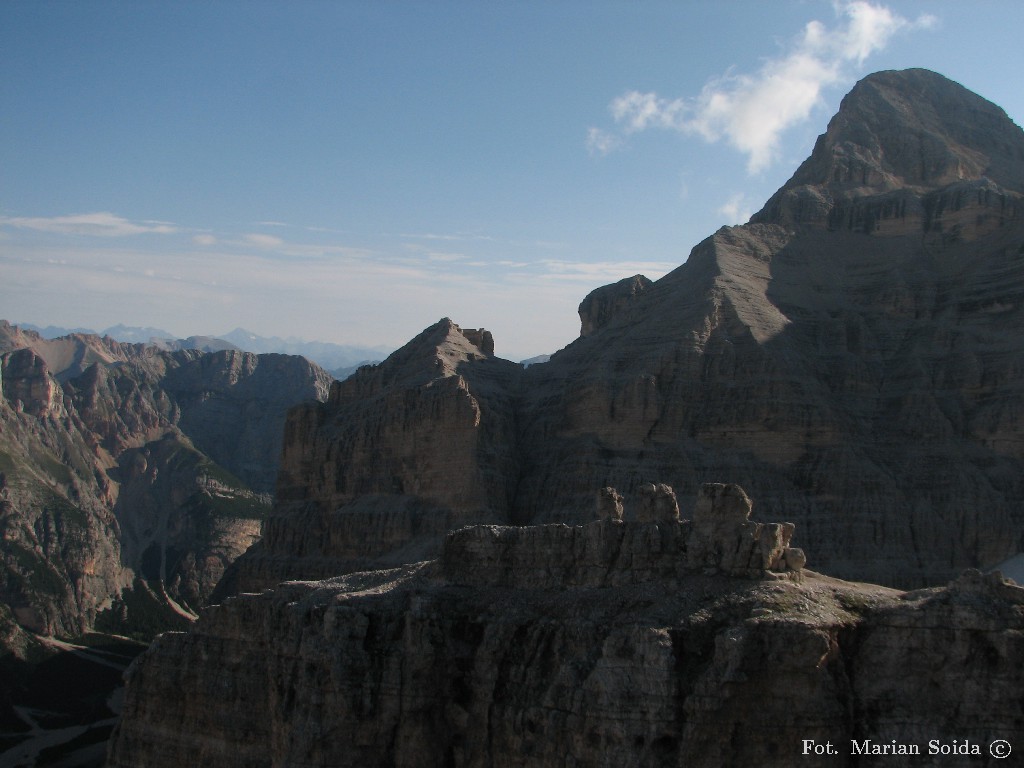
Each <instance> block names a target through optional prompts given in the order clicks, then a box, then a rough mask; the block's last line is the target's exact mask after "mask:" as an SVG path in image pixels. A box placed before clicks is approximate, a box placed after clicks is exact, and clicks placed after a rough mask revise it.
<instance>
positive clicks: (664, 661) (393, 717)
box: [108, 487, 1024, 768]
mask: <svg viewBox="0 0 1024 768" xmlns="http://www.w3.org/2000/svg"><path fill="white" fill-rule="evenodd" d="M727 490H728V487H719V488H718V489H716V488H707V489H705V490H704V491H703V492H702V493H703V495H702V504H703V506H702V509H703V510H704V511H703V521H701V520H697V521H694V522H693V523H692V524H691V523H689V522H680V521H678V520H662V521H661V522H632V523H630V522H627V523H622V522H617V521H614V520H605V521H599V522H594V523H590V524H588V525H585V526H580V527H575V528H573V527H567V526H563V525H550V526H541V527H527V528H518V527H515V528H509V527H489V526H484V527H471V528H465V529H462V530H460V531H457V532H454V533H452V534H450V535H449V536H448V537H447V540H446V543H445V546H444V550H443V552H442V555H441V558H440V559H439V560H438V561H435V562H427V563H420V564H417V565H411V566H404V567H402V568H399V569H393V570H384V571H376V572H369V573H357V574H351V575H348V576H343V577H338V578H335V579H329V580H327V581H323V582H316V583H311V582H293V583H289V584H283V585H280V586H279V587H277V588H276V589H274V590H270V591H267V592H264V593H262V594H260V595H243V596H239V597H235V598H231V599H229V600H227V601H226V602H225V603H223V604H222V605H217V606H213V607H211V608H208V609H207V610H206V611H204V613H203V615H202V617H201V618H200V620H199V622H198V623H197V624H196V626H195V627H194V629H193V631H192V632H190V633H188V634H174V633H172V634H165V635H163V636H161V637H160V638H159V639H158V640H157V642H156V643H155V644H154V645H153V646H152V647H151V649H150V650H149V651H148V652H147V653H146V654H145V656H143V657H142V658H141V659H140V661H139V662H138V663H137V664H136V665H135V666H134V667H133V669H132V671H131V673H130V678H129V688H128V694H127V699H126V704H125V714H124V719H123V721H122V723H121V725H120V726H119V728H118V730H117V732H116V733H115V736H114V739H113V740H112V743H111V749H110V753H109V762H108V765H110V766H111V767H112V768H119V767H121V766H124V767H125V768H128V766H133V767H134V766H140V765H146V766H151V767H152V768H158V767H159V766H168V767H170V766H178V765H182V764H189V765H212V764H216V765H221V766H225V768H231V767H232V766H243V765H244V766H253V767H255V766H278V765H303V766H394V765H404V766H444V765H462V766H481V767H482V766H534V767H536V766H564V765H566V764H572V765H590V766H621V765H637V766H662V765H687V766H721V765H762V766H768V767H771V766H778V767H779V768H781V767H782V766H792V765H794V764H797V763H799V764H805V763H806V764H807V765H812V766H819V765H820V766H825V765H833V766H834V765H840V766H853V765H859V764H861V763H860V762H858V760H859V758H857V757H856V756H854V755H851V754H850V751H851V747H850V744H851V742H852V741H858V742H863V741H864V740H874V741H877V742H884V743H886V744H888V743H889V742H890V740H892V739H895V740H897V741H898V742H900V743H907V744H910V743H913V744H919V745H920V746H921V748H922V749H923V750H924V751H923V755H925V758H924V759H923V760H921V761H919V762H917V763H915V764H920V765H944V764H947V763H944V762H943V760H948V757H938V758H929V757H927V749H928V746H927V745H928V741H929V740H931V739H935V740H939V741H940V742H942V743H946V744H952V743H953V740H954V739H957V740H958V741H959V742H960V743H963V742H964V741H965V740H969V742H970V743H971V744H973V745H976V746H977V747H978V748H984V749H986V750H987V748H988V744H989V743H990V742H991V741H992V740H994V739H997V738H1003V739H1008V740H1010V741H1011V743H1012V742H1013V740H1014V739H1018V740H1019V738H1020V736H1021V734H1024V709H1022V707H1021V703H1020V697H1019V690H1020V686H1021V684H1022V683H1024V677H1022V674H1024V673H1022V670H1024V665H1022V661H1024V641H1022V638H1024V589H1021V588H1019V587H1016V586H1013V585H1011V584H1008V583H1005V582H1003V581H1002V580H1001V579H1000V578H998V577H982V576H981V575H980V574H975V575H967V576H965V577H964V578H963V579H961V580H960V581H958V582H956V583H954V584H951V585H950V586H949V587H946V588H935V589H931V590H925V591H922V592H917V593H906V594H904V593H899V592H896V591H894V590H890V589H886V588H882V587H873V586H870V585H864V584H851V583H848V582H841V581H837V580H834V579H830V578H826V577H822V576H819V575H817V574H813V573H809V572H806V571H800V572H794V571H792V570H787V569H783V570H782V571H781V572H780V573H779V576H778V577H776V578H771V579H769V578H767V576H769V575H770V574H772V573H773V572H772V571H770V570H768V569H766V568H765V567H763V563H764V561H763V560H760V559H757V560H756V562H757V564H758V567H756V568H753V569H752V570H749V571H748V570H746V569H747V568H748V567H749V566H750V564H751V562H753V561H752V559H751V558H752V556H753V555H754V554H755V553H756V554H757V555H758V557H760V556H761V555H764V554H765V553H766V552H771V551H773V548H772V546H768V547H764V546H763V544H762V542H763V541H764V540H765V538H764V536H763V535H762V533H763V530H764V529H763V528H760V529H756V530H757V532H756V533H755V529H753V528H750V527H749V525H753V524H751V523H750V521H747V520H746V517H745V515H743V514H742V513H741V514H738V515H737V514H736V510H740V511H741V512H742V506H737V505H736V504H733V503H732V502H730V499H735V498H738V494H736V493H734V492H733V491H731V490H729V491H728V493H723V492H724V491H727ZM743 498H745V496H743ZM759 525H762V526H764V525H767V524H759ZM701 527H703V532H699V531H698V528H701ZM740 542H746V544H745V545H744V546H739V547H738V546H737V544H738V543H740ZM745 547H746V548H745ZM741 550H742V551H744V552H745V553H746V554H745V555H744V557H743V558H741V559H743V560H744V563H745V565H744V568H743V569H742V572H743V573H745V574H746V575H747V578H739V577H737V576H734V575H728V573H726V572H723V568H725V570H726V571H732V568H731V567H726V565H727V564H728V563H732V564H733V565H736V563H737V560H736V556H737V553H738V552H740V551H741ZM697 553H700V556H699V557H697V558H696V559H694V558H695V556H696V555H697ZM710 569H717V570H718V571H719V572H718V573H717V574H712V573H711V570H710ZM735 572H739V571H735ZM753 573H756V574H758V576H757V577H756V578H753V579H751V578H749V576H750V575H751V574H753ZM798 573H799V574H800V575H799V577H798V575H797V574H798ZM787 574H788V576H787ZM982 647H983V648H984V652H982V653H979V648H982ZM922 686H925V687H926V689H927V695H921V691H922V688H921V687H922ZM807 740H812V741H813V742H815V743H817V744H820V745H822V746H824V745H825V744H826V743H831V744H833V745H838V746H839V747H840V749H841V750H842V751H841V752H840V753H839V755H838V756H835V757H833V756H828V757H825V756H822V755H815V754H813V752H812V753H811V754H810V755H807V754H806V753H805V752H804V749H805V743H806V741H807ZM986 756H987V752H986Z"/></svg>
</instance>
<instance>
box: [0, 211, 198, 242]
mask: <svg viewBox="0 0 1024 768" xmlns="http://www.w3.org/2000/svg"><path fill="white" fill-rule="evenodd" d="M0 224H3V225H7V226H10V227H17V228H19V229H32V230H35V231H37V232H50V233H54V234H60V235H90V236H96V237H125V236H127V235H141V234H159V235H168V234H173V233H175V232H177V231H178V228H177V227H176V226H174V225H173V224H169V223H168V222H165V221H130V220H128V219H125V218H122V217H121V216H116V215H115V214H113V213H107V212H97V213H79V214H74V215H71V216H53V217H50V218H42V217H37V218H25V217H22V218H9V217H0Z"/></svg>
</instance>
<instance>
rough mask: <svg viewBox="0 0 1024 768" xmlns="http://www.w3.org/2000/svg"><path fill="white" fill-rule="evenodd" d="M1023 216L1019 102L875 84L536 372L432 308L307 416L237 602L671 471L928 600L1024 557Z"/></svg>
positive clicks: (685, 484)
mask: <svg viewBox="0 0 1024 768" xmlns="http://www.w3.org/2000/svg"><path fill="white" fill-rule="evenodd" d="M1022 205H1024V133H1022V132H1021V130H1020V128H1018V127H1017V126H1016V125H1014V124H1013V123H1012V122H1011V121H1010V120H1009V119H1008V118H1007V117H1006V115H1005V113H1003V111H1002V110H1000V109H999V108H998V107H996V106H995V105H992V104H990V103H989V102H986V101H985V100H984V99H982V98H980V97H979V96H977V95H975V94H973V93H970V92H969V91H967V90H966V89H964V88H962V87H961V86H959V85H957V84H956V83H953V82H951V81H949V80H946V79H945V78H943V77H941V76H940V75H937V74H935V73H932V72H927V71H924V70H907V71H904V72H881V73H877V74H875V75H871V76H869V77H867V78H865V79H864V80H863V81H861V82H860V83H858V84H857V86H856V87H855V88H854V89H853V90H852V91H851V92H850V94H849V95H848V96H847V97H846V98H845V99H844V101H843V104H842V107H841V109H840V111H839V113H838V114H837V115H836V116H835V117H834V118H833V120H832V121H831V122H830V123H829V126H828V130H827V132H826V133H825V134H823V135H822V136H821V137H820V139H819V140H818V142H817V144H816V145H815V149H814V152H813V154H812V156H811V157H810V158H809V159H808V160H807V161H806V162H805V163H804V164H803V165H801V166H800V168H799V169H798V171H797V172H796V174H795V175H794V176H793V178H792V179H791V180H790V181H789V182H788V183H787V184H786V185H785V186H784V187H783V188H782V189H781V190H779V192H778V193H777V194H776V195H775V196H773V197H772V199H771V200H769V201H768V203H767V204H766V205H765V207H764V209H763V210H762V211H761V212H760V213H758V214H757V215H756V216H754V217H753V219H752V221H751V223H750V224H747V225H744V226H740V227H726V228H722V229H721V230H719V231H718V232H716V233H715V234H714V235H712V236H711V237H709V238H708V239H706V240H705V241H704V242H702V243H700V244H699V245H697V246H696V247H695V248H694V249H693V251H692V252H691V254H690V256H689V259H688V260H687V262H686V263H685V264H683V265H682V266H680V267H679V268H678V269H676V270H675V271H673V272H671V273H670V274H668V275H666V276H665V277H663V278H662V279H660V280H658V281H657V282H654V283H651V282H650V281H648V280H646V279H644V278H642V276H637V277H633V278H628V279H626V280H623V281H620V282H618V283H616V284H614V285H611V286H606V287H605V288H601V289H598V290H597V291H595V292H593V293H592V294H591V295H590V296H588V297H587V299H585V300H584V302H583V304H581V307H580V316H581V322H582V333H581V337H580V338H579V339H577V340H576V341H575V342H573V343H572V344H570V345H569V346H567V347H566V348H565V349H563V350H561V351H560V352H558V353H556V354H555V355H553V356H552V358H551V359H550V360H549V361H548V362H547V363H545V364H544V365H536V366H530V367H529V368H527V369H526V370H522V369H520V368H519V367H517V366H513V365H511V364H508V363H507V362H505V361H501V360H498V359H497V358H494V357H492V356H491V355H490V354H489V353H488V352H486V351H485V350H482V349H481V348H480V347H478V346H476V345H475V344H474V342H473V340H472V339H470V338H468V337H467V336H466V334H465V333H463V332H462V331H461V330H460V329H458V327H457V326H455V325H454V324H453V323H451V321H449V320H443V321H441V322H440V323H438V324H436V325H435V326H432V327H431V328H428V329H427V330H426V331H424V333H423V334H421V335H420V336H419V337H417V339H414V340H413V341H412V342H410V343H409V344H408V345H407V346H406V347H404V348H403V349H402V350H399V351H398V352H396V353H395V354H394V355H392V356H391V357H390V358H389V359H388V360H386V361H385V362H384V363H382V364H381V365H379V366H376V367H372V368H366V369H363V370H361V371H360V372H359V373H358V374H357V375H356V376H354V377H353V378H352V379H350V380H349V381H347V382H344V383H342V384H338V385H336V386H335V389H334V390H333V393H332V395H331V397H330V399H329V401H328V402H327V403H326V404H324V405H322V406H316V407H310V408H305V409H302V410H300V411H298V412H296V413H294V414H293V415H292V418H291V419H290V421H289V424H288V427H287V434H286V439H285V446H284V454H283V456H284V458H283V462H282V468H283V471H282V475H281V485H280V489H279V494H280V503H279V504H278V506H277V507H276V508H275V510H274V513H273V515H272V519H271V521H270V522H269V523H268V526H267V539H266V540H265V544H264V547H265V550H264V555H266V556H267V557H266V558H265V559H264V560H262V561H260V562H257V560H256V559H253V560H252V561H251V562H246V563H245V569H244V570H245V573H247V574H248V576H246V575H245V573H240V575H239V578H240V579H241V580H240V581H236V582H233V583H234V584H235V587H231V588H228V587H226V588H225V590H224V591H223V593H222V594H229V593H230V592H231V591H232V589H233V588H241V589H259V588H263V587H269V586H272V585H273V584H274V583H275V582H276V581H278V580H281V579H285V578H296V579H298V578H309V577H314V576H315V577H321V576H326V575H329V574H331V573H341V572H344V571H348V570H352V569H360V568H366V567H369V566H370V565H371V564H372V563H380V564H396V563H399V562H402V561H403V560H405V561H406V562H408V561H409V559H412V558H421V557H426V556H429V553H431V552H434V553H436V551H437V547H438V546H439V544H440V540H441V536H442V535H443V529H444V528H445V527H446V526H454V525H460V524H464V523H470V522H480V523H496V524H507V523H512V524H543V523H558V522H561V523H583V522H586V521H588V520H590V519H591V517H592V515H593V509H594V489H595V488H602V487H612V488H617V489H618V490H619V491H620V492H621V493H622V494H623V495H625V496H626V497H629V498H634V497H636V496H637V495H638V494H639V493H640V489H641V488H642V487H644V486H647V485H649V484H652V483H656V482H657V483H661V482H664V483H666V484H668V485H670V486H671V487H672V488H673V489H674V492H675V494H676V502H677V504H678V506H679V508H680V510H681V513H682V514H683V516H684V517H686V516H689V517H692V510H693V509H694V506H695V504H696V502H697V494H698V490H699V488H700V487H701V485H702V484H703V483H705V482H707V481H709V480H713V479H714V478H716V477H721V476H728V477H731V478H734V479H735V480H736V481H737V482H739V483H740V484H741V485H743V487H745V488H747V489H748V490H749V491H750V493H751V494H752V495H754V496H755V497H756V498H757V499H758V503H759V504H760V506H761V509H762V511H763V513H764V515H765V516H766V517H781V516H785V517H786V518H787V519H789V520H792V521H793V522H794V523H797V524H798V525H799V530H800V531H801V533H800V534H798V537H799V536H808V537H810V538H811V539H812V540H813V541H814V542H815V551H816V563H817V564H818V567H820V568H821V569H823V570H824V571H826V572H828V573H830V574H833V575H836V576H840V577H844V578H853V579H859V580H873V581H881V582H884V583H886V584H890V585H894V586H902V587H916V586H922V585H926V584H930V583H943V582H945V581H946V580H948V579H949V578H951V577H952V576H953V575H955V574H956V573H958V572H959V571H960V570H961V569H963V568H965V567H979V568H988V567H991V566H994V565H995V564H997V563H1000V562H1002V561H1004V560H1006V559H1008V558H1010V557H1012V556H1014V555H1016V554H1018V553H1019V552H1024V509H1022V507H1021V505H1020V503H1019V499H1021V498H1022V497H1024V426H1022V425H1024V421H1022V420H1021V419H1020V418H1019V411H1020V402H1021V397H1022V395H1024V380H1022V378H1021V374H1020V372H1021V371H1022V370H1024V333H1022V328H1024V216H1022V213H1024V208H1022ZM474 338H475V337H474ZM481 343H483V342H482V341H481ZM389 500H390V501H389ZM371 509H372V514H371V511H370V510H371ZM610 509H611V510H614V503H612V504H611V507H610ZM638 510H639V508H635V509H632V510H630V509H626V511H625V519H627V520H629V519H634V518H635V517H636V515H637V514H639V511H638ZM383 511H386V516H385V517H384V518H379V517H374V516H373V514H376V513H378V512H383ZM349 513H351V514H349ZM609 514H613V512H610V513H609ZM374 542H376V543H374ZM794 546H796V547H799V546H800V542H799V538H798V539H797V540H796V541H794ZM293 547H298V548H297V549H292V548H293ZM356 549H358V553H357V552H356V551H355V550H356ZM403 549H404V550H405V553H406V554H402V550H403ZM298 552H302V553H304V554H302V555H301V557H295V556H293V555H295V553H298ZM257 554H258V551H257V552H254V558H255V556H256V555H257ZM381 558H383V559H381Z"/></svg>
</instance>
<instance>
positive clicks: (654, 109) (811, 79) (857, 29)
mask: <svg viewBox="0 0 1024 768" xmlns="http://www.w3.org/2000/svg"><path fill="white" fill-rule="evenodd" d="M835 7H836V12H837V15H838V16H839V21H838V23H837V25H836V26H835V27H833V28H828V27H826V26H825V25H824V24H822V23H821V22H820V21H811V22H809V23H808V24H807V25H806V26H805V27H804V29H803V31H802V32H801V34H800V35H798V36H797V37H796V38H795V40H794V41H793V42H792V43H791V45H790V47H789V49H788V51H787V52H785V53H784V54H782V55H781V56H779V57H776V58H773V59H768V60H767V61H765V63H764V64H763V65H762V66H761V68H760V69H759V70H758V71H757V72H754V73H753V74H734V73H729V74H725V75H722V76H721V77H718V78H715V79H713V80H711V81H710V82H708V83H707V84H706V85H705V86H704V88H703V89H702V90H701V92H700V94H699V95H698V96H696V97H694V98H691V99H682V98H676V99H667V98H663V97H661V96H659V95H658V94H656V93H641V92H640V91H629V92H627V93H625V94H623V95H621V96H619V97H617V98H615V99H613V100H612V102H611V104H610V105H609V110H610V112H611V114H612V117H613V119H614V120H615V122H616V124H617V125H618V126H619V130H620V131H621V132H622V134H630V133H636V132H638V131H643V130H647V129H649V128H663V129H670V130H676V131H679V132H681V133H684V134H696V135H698V136H700V137H701V138H703V139H705V140H706V141H709V142H715V141H719V140H724V141H726V142H727V143H728V144H729V145H731V146H732V147H734V148H735V149H738V150H739V151H741V152H743V153H744V154H746V155H747V170H748V171H749V172H750V173H756V172H758V171H761V170H764V169H765V168H766V167H768V165H770V164H771V163H772V162H773V161H774V160H775V159H776V157H777V155H778V151H779V142H780V138H781V136H782V133H783V132H784V131H785V130H787V129H788V128H791V127H792V126H794V125H797V124H798V123H800V122H802V121H804V120H806V119H807V118H808V117H809V116H810V114H811V111H812V110H813V108H814V107H815V106H817V105H818V104H820V103H821V92H822V90H823V89H824V88H827V87H829V86H833V85H836V84H838V83H840V82H843V81H846V80H847V79H849V78H851V77H852V75H851V72H850V71H849V70H850V69H851V67H854V66H856V67H859V66H860V65H862V64H863V63H864V61H865V59H867V58H868V57H869V56H870V55H871V54H873V53H875V52H876V51H879V50H881V49H883V48H885V46H886V45H888V44H889V41H890V40H891V39H892V37H893V36H894V35H896V34H897V33H899V32H903V31H908V30H912V29H928V28H931V27H932V26H934V25H935V21H936V20H935V17H934V16H930V15H922V16H920V17H918V18H917V19H916V20H915V21H908V20H907V19H905V18H904V17H902V16H900V15H899V14H897V13H894V12H893V11H892V10H890V9H889V8H887V7H885V6H882V5H875V4H873V3H871V2H867V0H854V1H853V2H841V3H837V4H836V6H835ZM595 131H597V132H598V134H594V132H595ZM594 135H601V137H602V140H603V141H604V142H606V143H608V144H609V145H611V144H612V143H613V141H612V140H613V139H615V138H617V135H616V134H610V133H607V132H604V131H600V129H597V128H591V129H590V130H589V131H588V137H587V147H588V149H590V151H591V152H592V153H593V152H594V149H593V143H594V140H593V139H592V136H594Z"/></svg>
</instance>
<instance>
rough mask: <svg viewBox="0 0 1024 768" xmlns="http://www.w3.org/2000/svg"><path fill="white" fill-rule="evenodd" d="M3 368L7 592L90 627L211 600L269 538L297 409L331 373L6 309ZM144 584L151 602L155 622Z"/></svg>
mask: <svg viewBox="0 0 1024 768" xmlns="http://www.w3.org/2000/svg"><path fill="white" fill-rule="evenodd" d="M0 380H2V397H0V536H2V539H3V547H2V548H0V603H4V604H6V605H7V606H8V607H9V609H10V615H11V616H12V617H13V619H14V620H16V621H17V622H18V623H19V624H20V625H21V626H22V627H23V628H25V629H28V630H31V631H32V632H36V633H39V634H42V635H58V636H61V637H74V636H77V635H79V634H81V633H82V632H86V631H90V630H92V629H94V628H96V627H97V626H99V625H102V626H104V627H105V628H107V629H110V630H114V631H118V632H123V633H127V632H133V633H138V634H147V633H148V634H150V635H151V634H152V633H154V632H156V631H157V630H158V629H159V628H160V627H161V626H164V624H163V623H162V622H163V621H164V619H169V620H171V621H175V622H180V621H181V620H182V619H183V617H185V616H187V615H188V614H189V613H190V612H192V611H195V610H197V609H198V608H199V607H200V606H201V605H203V604H204V603H205V602H206V600H207V599H208V598H209V596H210V594H211V592H212V591H213V588H214V586H215V585H216V584H217V582H218V581H219V580H220V578H221V576H222V575H223V572H224V569H225V568H226V567H227V566H228V564H230V563H231V562H232V561H233V560H234V559H235V558H237V557H238V556H239V555H240V554H241V553H242V552H244V551H245V550H246V549H247V548H248V547H249V546H250V545H251V544H252V543H253V541H255V540H256V539H257V538H258V537H259V533H260V525H261V520H262V518H263V517H264V515H265V513H266V511H267V509H268V508H269V506H270V492H271V491H272V490H273V485H274V481H275V479H276V475H277V466H278V461H279V459H280V445H281V435H282V432H283V424H284V419H285V414H286V412H287V410H288V408H290V407H291V406H292V405H295V404H296V403H298V402H301V401H303V400H305V399H315V398H317V397H319V398H320V399H323V398H325V397H326V396H327V390H328V387H329V385H330V381H331V378H330V376H329V375H328V374H327V373H326V372H324V371H322V370H321V369H319V368H318V367H316V366H315V365H313V364H311V363H309V362H308V361H307V360H305V359H303V358H300V357H289V356H285V355H262V356H257V355H250V354H247V353H241V352H230V351H227V352H218V353H213V354H206V353H203V352H199V351H197V350H185V351H177V352H166V351H159V350H155V349H153V348H152V347H146V346H143V345H141V344H122V343H119V342H116V341H114V340H112V339H109V338H102V339H101V338H99V337H96V336H92V335H88V334H73V335H70V336H67V337H63V338H60V339H52V340H51V339H43V338H42V337H40V336H39V335H38V334H35V333H32V332H29V331H23V330H21V329H19V328H17V327H15V326H11V325H9V324H8V323H6V322H2V321H0ZM138 577H141V578H142V579H144V580H145V586H143V585H142V584H141V583H140V582H139V581H137V578H138ZM130 587H134V589H135V592H136V594H135V599H133V600H131V601H129V602H131V604H132V605H134V606H136V608H137V609H139V607H140V605H142V604H143V603H146V604H148V605H149V609H140V610H141V613H142V614H143V615H141V618H139V620H136V617H135V616H134V615H130V614H132V611H130V610H129V609H128V607H127V604H126V601H125V600H123V599H122V598H124V597H125V590H127V589H129V588H130ZM140 591H141V592H145V593H146V596H141V597H140V595H139V592H140ZM161 607H162V608H163V609H165V610H164V611H161V610H160V609H161ZM150 609H152V610H150ZM147 611H149V613H147ZM150 614H153V615H150Z"/></svg>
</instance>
